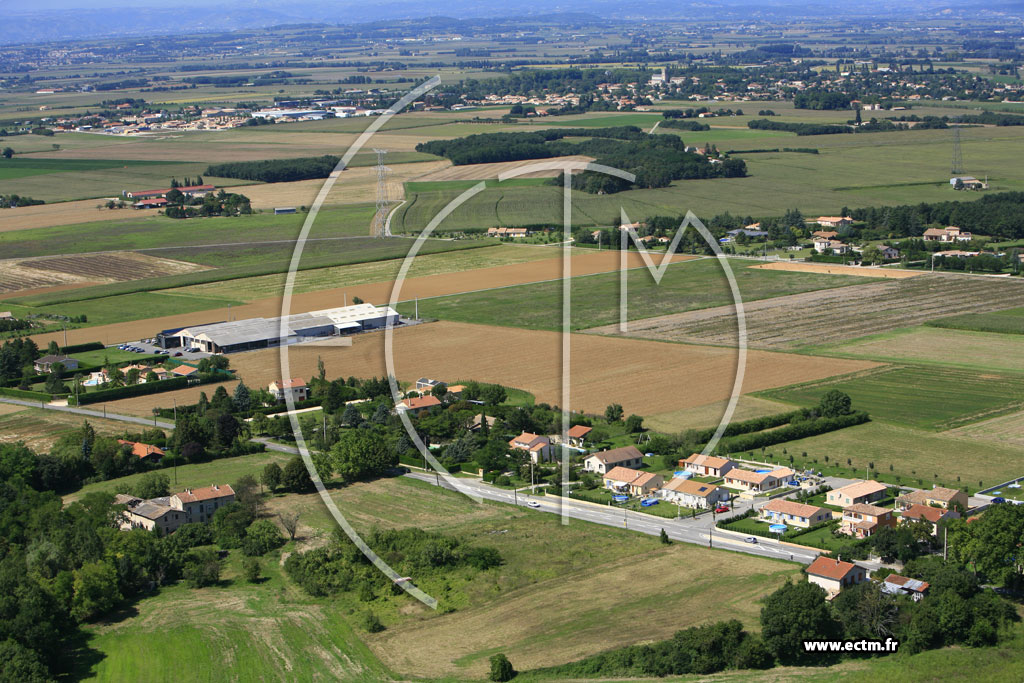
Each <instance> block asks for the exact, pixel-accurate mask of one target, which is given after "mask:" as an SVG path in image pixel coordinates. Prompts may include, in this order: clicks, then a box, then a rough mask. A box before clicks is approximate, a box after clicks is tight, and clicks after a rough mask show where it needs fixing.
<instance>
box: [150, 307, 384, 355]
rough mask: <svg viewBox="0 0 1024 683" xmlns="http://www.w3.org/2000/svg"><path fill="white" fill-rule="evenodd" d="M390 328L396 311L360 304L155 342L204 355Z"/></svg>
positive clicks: (167, 335) (170, 334) (190, 330)
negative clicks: (193, 349) (388, 326)
mask: <svg viewBox="0 0 1024 683" xmlns="http://www.w3.org/2000/svg"><path fill="white" fill-rule="evenodd" d="M389 324H391V325H398V324H399V315H398V313H397V312H396V311H395V309H393V308H391V307H389V306H374V305H373V304H366V303H363V304H356V305H353V306H343V307H340V308H328V309H325V310H322V311H310V312H309V313H296V314H295V315H289V316H286V317H283V318H248V319H246V320H231V321H228V322H219V323H209V324H206V325H195V326H192V327H182V328H178V329H173V330H164V331H163V332H161V333H160V334H158V335H157V337H156V339H157V344H158V345H159V346H161V347H163V348H165V349H168V348H177V347H185V348H195V349H197V350H199V351H203V352H206V353H234V352H237V351H250V350H253V349H266V348H271V347H275V346H285V345H288V344H297V343H299V342H303V341H308V340H310V339H316V338H322V337H333V336H337V335H344V334H355V333H358V332H364V331H366V330H375V329H380V328H382V327H386V326H387V325H389Z"/></svg>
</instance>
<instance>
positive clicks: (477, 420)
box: [469, 413, 498, 432]
mask: <svg viewBox="0 0 1024 683" xmlns="http://www.w3.org/2000/svg"><path fill="white" fill-rule="evenodd" d="M484 420H486V421H487V427H488V428H491V427H493V426H494V423H495V422H497V421H498V418H496V417H492V416H490V415H484V414H483V413H477V414H476V415H474V416H473V421H472V422H470V424H469V430H470V431H472V432H476V431H479V430H480V429H482V428H483V426H484Z"/></svg>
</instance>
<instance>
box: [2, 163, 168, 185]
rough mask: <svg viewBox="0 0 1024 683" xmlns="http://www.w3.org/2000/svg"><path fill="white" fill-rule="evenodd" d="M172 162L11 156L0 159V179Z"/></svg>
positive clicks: (139, 169) (138, 167) (133, 167)
mask: <svg viewBox="0 0 1024 683" xmlns="http://www.w3.org/2000/svg"><path fill="white" fill-rule="evenodd" d="M168 164H173V162H166V161H135V160H123V159H47V158H45V157H12V158H10V159H0V180H14V179H16V178H27V177H28V176H35V175H46V174H49V173H88V172H90V171H101V170H106V169H111V168H128V167H132V170H133V171H135V172H139V171H143V170H147V171H163V170H164V169H162V168H153V169H144V167H147V166H166V165H168Z"/></svg>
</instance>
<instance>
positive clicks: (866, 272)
mask: <svg viewBox="0 0 1024 683" xmlns="http://www.w3.org/2000/svg"><path fill="white" fill-rule="evenodd" d="M753 267H754V268H764V269H765V270H788V271H790V272H793V273H822V274H825V275H860V276H862V277H885V278H894V279H897V280H900V279H903V278H908V277H914V276H915V275H921V274H922V273H921V271H919V270H918V271H915V270H893V269H892V268H861V267H860V266H843V265H840V264H837V263H786V262H785V261H781V262H779V263H765V264H763V265H760V266H753Z"/></svg>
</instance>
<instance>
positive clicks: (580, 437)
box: [566, 425, 594, 448]
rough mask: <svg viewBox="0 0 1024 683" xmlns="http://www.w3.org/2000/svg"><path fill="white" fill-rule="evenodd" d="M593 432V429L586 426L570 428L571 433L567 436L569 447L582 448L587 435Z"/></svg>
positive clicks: (567, 433)
mask: <svg viewBox="0 0 1024 683" xmlns="http://www.w3.org/2000/svg"><path fill="white" fill-rule="evenodd" d="M592 431H594V430H593V428H592V427H588V426H586V425H574V426H572V427H570V428H569V431H568V432H566V436H567V437H569V445H570V446H576V447H577V448H582V447H583V442H584V441H585V440H586V438H587V435H588V434H590V432H592Z"/></svg>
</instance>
